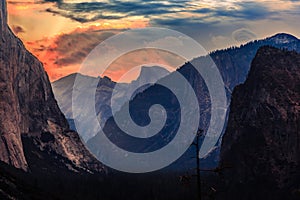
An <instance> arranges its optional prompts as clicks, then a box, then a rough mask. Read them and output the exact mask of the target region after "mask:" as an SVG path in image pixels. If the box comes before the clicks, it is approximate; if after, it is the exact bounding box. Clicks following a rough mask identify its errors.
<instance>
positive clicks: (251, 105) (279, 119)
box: [221, 47, 300, 199]
mask: <svg viewBox="0 0 300 200" xmlns="http://www.w3.org/2000/svg"><path fill="white" fill-rule="evenodd" d="M221 165H223V166H224V165H225V166H230V168H229V169H228V170H227V171H226V173H225V175H226V177H225V180H226V185H227V189H226V191H227V192H226V193H227V198H228V199H292V198H293V197H294V196H296V195H297V194H296V193H297V192H298V193H299V189H300V182H299V180H300V179H299V178H300V172H299V171H300V55H299V54H298V53H296V52H290V51H287V50H279V49H276V48H272V47H263V48H261V49H260V50H259V51H258V53H257V55H256V57H255V59H254V60H253V62H252V67H251V70H250V73H249V75H248V78H247V80H246V82H245V83H244V84H242V85H239V86H238V87H236V88H235V90H234V92H233V95H232V102H231V106H230V114H229V121H228V127H227V130H226V133H225V135H224V137H223V142H222V148H221ZM298 195H299V194H298ZM295 198H296V197H295ZM298 198H299V196H298ZM222 199H226V198H224V196H223V197H222Z"/></svg>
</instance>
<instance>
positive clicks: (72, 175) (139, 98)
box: [0, 0, 300, 200]
mask: <svg viewBox="0 0 300 200" xmlns="http://www.w3.org/2000/svg"><path fill="white" fill-rule="evenodd" d="M298 52H300V43H299V40H298V39H297V38H295V37H294V36H291V35H288V34H277V35H275V36H272V37H270V38H266V39H264V40H259V41H253V42H250V43H248V44H246V45H242V46H240V47H234V48H229V49H226V50H220V51H216V52H212V53H211V54H210V56H211V58H212V59H213V60H214V62H215V63H216V65H217V67H218V69H219V70H220V73H221V75H222V77H223V80H224V83H225V89H226V91H227V97H228V101H229V102H230V109H229V115H228V116H227V117H228V124H227V127H226V130H225V128H224V132H225V134H224V137H223V140H221V139H220V141H219V142H218V144H217V147H215V148H214V149H216V150H214V151H211V154H210V155H209V156H208V157H206V158H205V159H203V160H202V161H201V168H204V169H205V168H208V169H211V168H213V170H211V172H213V173H216V174H217V176H208V175H207V174H206V175H207V176H206V177H204V179H203V180H202V181H203V182H205V184H202V186H203V188H204V190H203V195H205V194H206V193H208V192H211V191H213V193H214V195H215V196H216V198H217V199H246V200H248V199H249V200H250V199H275V200H276V199H291V200H293V199H299V198H300V182H299V178H300V174H299V170H300V160H299V158H300V140H299V138H300V132H299V125H300V121H299V117H300V116H299V115H300V114H299V113H300V105H299V102H300V90H299V88H300V69H299V66H300V54H299V53H298ZM206 58H207V57H200V58H196V59H194V60H192V61H190V62H188V63H186V64H185V65H184V66H182V67H180V68H178V70H177V72H179V73H180V74H182V75H183V76H184V77H185V78H186V80H188V82H189V83H190V85H191V86H192V88H193V90H194V91H195V93H196V95H197V98H198V102H199V107H200V112H201V114H202V115H201V118H200V121H199V126H200V128H201V129H203V130H204V132H206V131H207V127H208V126H209V119H210V106H211V101H210V97H209V91H208V89H207V87H206V86H205V83H204V80H203V78H202V77H201V75H200V74H198V72H197V71H196V70H195V68H194V67H193V65H199V63H203V60H205V59H206ZM154 68H155V69H156V70H158V74H156V72H153V68H142V72H141V75H140V78H138V79H137V80H136V81H134V82H132V83H130V84H120V85H121V86H124V87H125V88H127V89H128V88H129V89H130V88H139V89H138V90H137V91H132V92H131V95H128V94H127V93H125V92H124V91H122V90H120V93H119V94H120V95H117V96H116V99H118V98H119V99H120V101H121V102H120V103H119V104H117V106H118V108H119V109H120V110H122V109H125V107H124V106H123V104H124V103H125V104H126V103H129V104H130V111H131V115H132V118H133V120H134V121H135V122H136V123H137V124H138V125H141V126H145V125H147V124H148V123H149V116H148V114H149V108H150V107H151V106H152V105H154V104H161V105H162V106H164V108H165V110H166V114H167V119H166V125H165V127H163V131H161V132H160V133H159V134H158V135H157V136H155V137H152V138H150V140H149V139H141V140H134V139H133V140H132V138H128V137H126V135H125V134H124V133H123V132H122V131H121V130H120V129H119V128H118V126H117V124H116V123H115V121H114V118H113V117H112V111H111V110H110V108H109V105H110V103H109V102H110V98H112V92H111V91H112V90H113V88H114V86H115V85H116V83H114V82H113V81H111V80H110V79H109V78H108V77H103V78H92V77H87V76H84V75H80V74H73V75H70V76H69V77H66V78H63V79H61V80H60V81H58V82H56V83H55V84H53V88H54V90H55V92H56V96H57V98H58V99H59V98H61V99H59V102H57V101H56V100H55V98H54V97H55V96H54V94H53V91H52V88H51V84H50V82H49V79H48V76H47V74H46V72H45V71H44V68H43V65H42V63H41V62H40V61H39V60H38V59H37V58H36V57H34V56H33V55H32V54H31V53H30V52H28V51H27V50H26V49H25V47H24V45H23V43H22V42H21V40H20V39H18V38H17V37H16V36H15V35H14V34H13V33H12V31H11V30H10V28H9V27H8V25H7V9H6V1H5V0H1V1H0V94H1V95H0V96H1V99H0V136H1V137H0V199H26V200H27V199H30V200H31V199H108V200H111V199H125V200H126V199H130V200H135V199H149V200H150V199H151V200H152V199H178V200H181V199H196V197H195V196H196V195H195V193H196V190H195V188H194V186H195V185H196V184H195V182H193V180H192V177H193V175H191V177H190V179H189V174H188V173H187V175H183V174H184V172H186V171H188V170H190V171H192V170H191V168H194V167H195V160H194V159H192V158H191V156H195V151H194V150H195V149H193V148H192V147H191V148H189V149H188V151H187V152H186V153H185V154H184V155H183V156H182V157H181V158H180V159H179V160H177V161H176V162H175V163H174V164H172V165H171V166H169V167H168V168H166V169H165V170H161V171H159V172H155V173H148V174H138V175H137V174H126V173H121V172H116V171H113V170H112V169H109V168H108V167H105V166H104V165H103V164H101V163H100V162H99V161H98V160H97V159H96V158H95V157H94V156H93V155H92V153H90V151H89V150H87V149H86V146H85V145H84V142H83V141H82V140H81V138H84V137H85V139H86V140H87V145H88V146H89V149H90V150H92V151H93V153H94V154H95V155H96V156H99V155H100V154H101V152H99V151H98V149H97V148H98V147H97V144H99V142H97V140H98V139H99V138H98V137H97V136H98V135H95V136H94V137H92V138H90V137H91V136H92V135H81V136H79V135H78V133H77V132H75V131H73V130H71V129H72V128H70V126H69V124H68V121H67V119H66V118H65V116H64V114H63V112H65V114H66V115H67V117H68V118H73V117H74V116H73V110H72V102H71V101H70V99H71V97H72V88H73V84H74V79H75V77H76V76H79V77H80V79H81V80H84V79H85V78H87V79H91V78H92V79H95V81H99V80H100V81H99V82H98V87H97V90H98V91H99V94H98V96H97V95H96V102H97V103H98V105H97V104H96V105H95V106H96V107H97V114H99V116H98V117H99V118H100V120H101V119H103V122H102V123H103V126H104V127H103V129H104V131H105V132H106V134H107V136H108V137H109V139H111V140H112V141H114V142H115V143H116V144H117V145H118V146H121V147H122V148H124V149H128V150H130V151H133V152H139V153H143V152H150V151H153V150H156V149H159V148H160V147H162V146H164V145H167V144H168V143H169V142H170V141H171V140H172V139H173V137H174V134H175V133H176V130H177V129H178V124H180V120H181V117H184V116H181V115H180V107H179V104H178V100H177V99H176V96H174V94H172V92H171V91H170V90H168V89H167V88H164V87H162V86H160V85H159V84H155V83H154V82H155V81H157V83H160V82H161V81H164V80H167V79H172V77H173V76H174V72H173V73H170V74H169V72H167V71H165V70H162V69H161V68H158V67H154ZM149 73H153V74H154V77H155V78H157V77H158V76H160V77H159V78H160V80H153V79H150V80H149V79H144V78H148V77H147V75H148V74H149ZM168 74H169V75H168ZM152 80H153V83H151V84H146V85H145V84H144V83H145V82H149V81H150V82H151V81H152ZM83 82H84V81H83ZM82 86H83V89H85V90H89V88H86V87H85V85H84V84H83V85H82ZM232 91H233V92H232ZM100 92H101V93H100ZM122 92H123V93H122ZM123 99H126V101H129V102H124V100H123ZM60 101H63V102H60ZM64 102H66V103H64ZM82 103H83V105H84V102H82ZM58 104H59V105H58ZM59 106H60V107H61V108H62V110H63V112H61V110H60V108H59ZM190 106H192V107H193V106H194V105H190ZM102 109H103V110H102ZM117 110H118V109H117ZM75 117H76V116H75ZM87 117H89V116H87ZM83 128H84V127H83ZM87 138H90V139H89V140H88V139H87ZM220 147H221V150H220ZM219 155H220V162H218V161H219ZM215 166H217V168H214V167H215ZM174 170H175V171H176V173H173V172H174ZM193 171H194V170H193ZM178 176H180V179H179V178H178ZM178 179H179V180H180V181H184V182H185V183H186V184H185V185H184V186H183V185H181V184H180V181H179V180H178ZM191 185H192V186H191ZM186 186H187V187H186ZM209 194H210V193H209ZM209 197H210V198H212V197H211V196H209Z"/></svg>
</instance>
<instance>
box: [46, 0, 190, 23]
mask: <svg viewBox="0 0 300 200" xmlns="http://www.w3.org/2000/svg"><path fill="white" fill-rule="evenodd" d="M48 1H50V0H48ZM51 1H52V2H57V8H58V9H50V8H49V9H47V10H46V11H47V12H51V13H54V14H59V15H62V16H64V17H68V18H71V19H73V20H76V21H79V22H83V23H84V22H91V21H96V20H98V19H121V18H124V17H129V16H145V17H149V16H153V15H154V16H155V15H161V14H167V13H174V12H175V11H174V9H180V10H184V9H186V8H187V7H188V5H187V3H188V1H169V3H167V4H166V3H165V2H163V1H153V0H146V1H142V0H137V1H119V0H111V1H109V2H108V3H107V2H88V3H87V2H83V3H64V2H63V1H58V0H51ZM104 13H110V14H104ZM116 13H117V15H116ZM120 14H121V15H120Z"/></svg>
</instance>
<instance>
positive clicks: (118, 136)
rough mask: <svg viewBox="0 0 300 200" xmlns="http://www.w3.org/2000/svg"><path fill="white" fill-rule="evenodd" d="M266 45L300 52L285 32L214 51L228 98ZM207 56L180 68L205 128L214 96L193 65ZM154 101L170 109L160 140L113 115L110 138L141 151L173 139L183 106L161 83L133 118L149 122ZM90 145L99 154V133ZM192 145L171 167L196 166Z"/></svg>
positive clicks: (208, 164) (212, 163)
mask: <svg viewBox="0 0 300 200" xmlns="http://www.w3.org/2000/svg"><path fill="white" fill-rule="evenodd" d="M264 45H271V46H275V47H278V48H286V49H291V50H295V51H297V52H300V40H298V39H297V38H296V37H294V36H292V35H288V34H284V33H281V34H276V35H274V36H272V37H269V38H266V39H263V40H258V41H253V42H250V43H248V44H246V45H242V46H241V47H236V48H229V49H225V50H219V51H216V52H212V53H211V54H210V56H211V58H212V59H213V60H214V62H215V64H216V65H217V67H218V69H219V71H220V73H221V75H222V77H223V80H224V84H225V88H226V91H227V97H228V102H230V98H231V93H232V90H233V89H234V87H235V86H237V85H239V84H241V83H244V82H245V80H246V78H247V75H248V72H249V69H250V65H251V61H252V60H253V58H254V57H255V55H256V52H257V50H258V49H259V48H260V47H261V46H264ZM203 60H205V58H203V57H199V58H196V59H194V60H192V61H191V62H188V63H186V64H185V65H183V66H182V67H180V68H179V69H178V70H177V71H178V72H179V73H181V74H182V75H183V76H184V77H185V78H186V80H188V81H189V83H190V84H191V86H192V87H193V89H194V91H195V93H196V95H197V97H198V101H199V105H200V113H201V114H202V115H201V119H200V122H199V127H200V128H201V129H203V130H207V128H208V127H209V120H210V106H211V105H210V97H209V93H208V90H207V88H206V85H205V83H204V81H203V79H202V77H201V76H200V75H199V74H198V72H197V71H196V70H195V68H194V67H193V65H194V66H201V63H203V62H204V61H203ZM172 76H173V75H172V73H171V74H170V75H169V76H167V77H165V78H164V79H168V78H172ZM162 80H163V79H162ZM151 103H156V104H161V105H166V106H164V107H165V108H166V109H167V110H168V116H169V119H168V120H167V123H166V125H165V128H166V129H164V131H165V134H164V135H160V136H161V137H158V138H159V139H158V138H156V140H155V138H151V139H149V140H147V141H146V140H144V141H141V140H135V139H133V138H130V137H127V136H124V135H125V134H124V133H123V132H122V131H120V130H119V128H118V126H117V124H116V123H115V122H114V120H113V118H110V119H108V120H107V123H106V125H105V127H104V130H105V131H106V133H107V135H112V136H113V137H115V139H113V138H110V139H111V140H113V141H114V142H115V143H116V144H117V145H118V146H121V147H123V148H125V149H128V150H131V151H133V150H135V151H137V152H145V151H150V150H155V149H158V148H161V147H162V146H164V145H166V144H167V143H168V142H170V141H171V140H172V138H173V136H174V134H173V133H174V132H176V129H177V128H178V124H180V112H178V111H179V109H178V105H177V101H176V97H174V95H173V96H172V95H171V94H170V92H166V91H165V90H164V89H163V88H162V87H161V86H159V85H157V84H155V85H153V86H151V87H149V88H147V89H146V90H145V91H144V92H143V93H142V94H140V95H136V96H135V98H134V99H133V100H132V102H131V104H130V106H131V110H132V113H131V116H132V119H133V120H135V121H136V123H137V124H143V125H147V124H148V123H149V119H148V111H149V110H148V109H149V107H150V106H149V104H151ZM135 111H136V112H135ZM141 113H143V114H141ZM158 135H159V134H158ZM87 145H88V147H89V148H90V149H91V150H92V151H93V152H95V153H94V154H95V155H96V156H97V153H96V152H99V151H97V148H98V146H99V138H98V136H97V135H96V136H95V137H93V138H91V139H90V140H89V141H88V142H87ZM133 148H134V149H133ZM192 148H193V147H191V148H190V149H189V150H188V151H187V152H186V153H185V155H183V157H181V159H179V160H178V161H177V162H176V163H174V164H173V165H172V166H170V168H175V169H176V170H183V171H187V170H189V169H192V168H194V166H195V161H194V160H193V159H191V157H194V154H195V150H193V149H192ZM219 151H220V142H219V143H218V144H217V146H216V147H215V148H214V150H213V151H212V152H211V154H210V156H208V157H207V158H206V159H204V160H202V162H201V163H202V167H203V168H205V169H207V168H213V167H216V166H217V165H218V161H219Z"/></svg>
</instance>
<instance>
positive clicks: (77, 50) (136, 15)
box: [8, 0, 300, 80]
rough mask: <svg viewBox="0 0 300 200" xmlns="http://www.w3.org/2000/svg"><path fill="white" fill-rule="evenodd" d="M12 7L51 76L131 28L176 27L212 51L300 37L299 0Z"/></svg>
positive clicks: (18, 1)
mask: <svg viewBox="0 0 300 200" xmlns="http://www.w3.org/2000/svg"><path fill="white" fill-rule="evenodd" d="M8 9H9V24H10V26H11V28H12V30H13V31H14V32H15V33H16V34H17V35H18V36H19V37H20V38H21V39H22V40H23V41H24V43H25V45H26V46H27V48H29V50H30V51H32V52H33V53H34V54H35V55H36V56H37V57H38V58H39V59H40V60H42V61H43V62H44V64H45V68H46V70H47V72H48V73H49V75H50V78H51V80H55V79H57V78H59V77H62V76H65V75H67V74H68V73H72V72H75V71H76V70H77V69H78V67H79V66H80V64H81V62H82V61H83V59H84V57H85V56H86V55H87V54H88V53H89V51H91V49H93V48H94V47H95V46H96V45H97V44H98V43H99V42H101V41H103V40H104V39H106V38H107V37H109V36H111V35H112V34H117V33H119V32H120V31H123V30H126V29H134V28H142V27H148V26H155V27H165V28H170V29H174V30H177V31H180V32H183V33H185V34H187V35H189V36H191V37H192V38H194V39H195V40H197V41H198V42H199V43H200V44H201V45H203V46H204V47H205V48H206V49H207V50H208V51H210V50H214V49H219V48H225V47H229V46H233V45H239V44H241V43H245V42H247V41H250V40H253V39H257V38H264V37H267V36H270V35H273V34H275V33H278V32H287V33H291V34H293V35H295V36H300V27H299V25H298V23H299V20H300V12H299V11H300V1H295V0H294V1H293V0H291V1H289V0H260V1H258V0H249V1H243V0H223V1H218V0H201V1H199V0H170V1H165V0H101V1H100V0H9V1H8ZM149 55H150V56H154V54H149ZM160 59H162V58H160ZM124 62H125V60H124ZM118 63H119V64H120V62H118ZM127 64H128V63H124V66H126V65H127Z"/></svg>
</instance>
